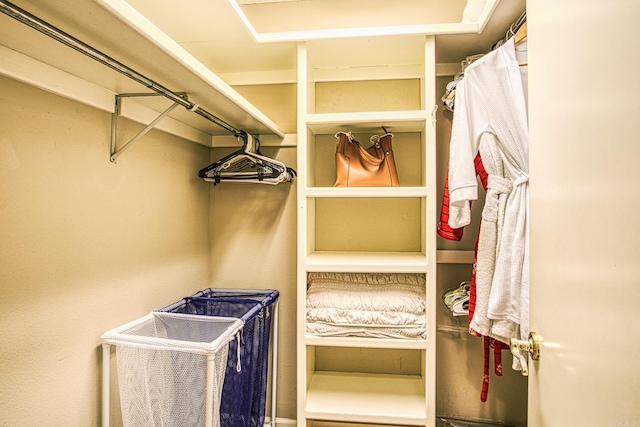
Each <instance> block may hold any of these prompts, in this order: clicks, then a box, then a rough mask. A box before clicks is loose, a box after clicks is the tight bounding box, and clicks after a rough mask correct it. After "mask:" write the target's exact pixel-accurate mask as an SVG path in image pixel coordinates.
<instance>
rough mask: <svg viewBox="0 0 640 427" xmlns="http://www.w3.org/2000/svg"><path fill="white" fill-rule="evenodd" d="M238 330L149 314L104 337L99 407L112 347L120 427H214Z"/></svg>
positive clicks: (231, 324)
mask: <svg viewBox="0 0 640 427" xmlns="http://www.w3.org/2000/svg"><path fill="white" fill-rule="evenodd" d="M242 326H243V322H242V321H241V320H239V319H236V318H231V317H203V316H197V315H188V314H175V313H159V312H154V313H150V314H148V315H146V316H144V317H142V318H140V319H137V320H134V321H133V322H130V323H127V324H126V325H123V326H120V327H118V328H115V329H112V330H110V331H108V332H106V333H104V334H103V335H102V339H103V341H104V344H103V347H104V348H105V352H104V354H105V360H104V361H103V369H104V372H103V381H106V389H105V391H106V399H107V400H106V401H105V402H104V404H107V406H108V396H109V393H108V383H109V362H108V361H109V354H110V352H109V351H108V350H109V346H110V345H114V346H115V347H116V363H117V367H118V384H119V391H120V403H121V407H122V419H123V425H124V426H125V427H152V426H158V427H159V426H171V427H181V426H184V427H199V426H204V427H218V426H219V425H220V417H219V408H220V399H221V395H222V385H223V383H224V376H225V373H226V366H227V358H228V349H229V345H228V344H229V342H230V341H233V340H235V339H237V338H238V337H239V332H240V330H241V328H242ZM104 386H105V384H103V387H104ZM107 411H108V408H107ZM105 416H106V417H107V418H106V420H104V417H105ZM105 421H106V425H108V412H106V413H105V412H104V408H103V422H105Z"/></svg>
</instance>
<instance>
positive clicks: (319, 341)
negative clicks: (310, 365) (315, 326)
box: [304, 334, 427, 350]
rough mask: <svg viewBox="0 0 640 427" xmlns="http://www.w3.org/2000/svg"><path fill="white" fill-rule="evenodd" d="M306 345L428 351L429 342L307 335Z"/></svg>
mask: <svg viewBox="0 0 640 427" xmlns="http://www.w3.org/2000/svg"><path fill="white" fill-rule="evenodd" d="M304 342H305V345H312V346H317V347H352V348H383V349H406V350H426V348H427V340H414V339H393V338H388V339H387V338H364V337H318V336H315V335H309V334H306V335H305V339H304Z"/></svg>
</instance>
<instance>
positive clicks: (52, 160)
mask: <svg viewBox="0 0 640 427" xmlns="http://www.w3.org/2000/svg"><path fill="white" fill-rule="evenodd" d="M122 124H123V126H122V127H121V129H122V130H123V133H122V134H121V137H122V139H124V138H126V137H129V138H130V137H131V136H132V135H133V134H134V133H135V132H137V130H139V129H140V127H141V126H139V125H136V124H130V123H127V122H126V121H124V120H123V121H122ZM109 130H110V115H109V114H108V113H105V112H103V111H98V110H96V109H93V108H90V107H87V106H84V105H82V104H78V103H76V102H73V101H70V100H67V99H64V98H61V97H58V96H55V95H52V94H50V93H47V92H43V91H41V90H39V89H36V88H34V87H30V86H27V85H24V84H21V83H18V82H16V81H13V80H10V79H7V78H4V77H0V224H1V227H2V232H1V233H2V234H1V237H0V286H1V289H2V291H1V292H2V296H1V298H0V343H1V344H0V360H1V361H2V363H1V364H0V425H1V426H11V427H15V426H62V427H69V426H83V427H84V426H96V425H100V408H101V405H100V399H101V393H100V385H101V381H100V375H101V369H102V364H101V349H100V345H101V340H100V335H101V334H102V333H103V332H105V331H106V330H108V329H110V328H113V327H116V326H119V325H121V324H123V323H125V322H128V321H130V320H134V319H136V318H138V317H140V316H142V315H145V314H147V313H148V312H149V311H151V310H153V309H156V308H160V307H162V306H164V305H165V304H167V303H170V302H173V301H176V300H178V299H180V298H181V297H183V296H185V295H188V294H191V293H193V292H195V291H196V290H198V289H200V288H202V287H204V286H203V285H204V284H207V282H208V278H209V271H210V265H209V252H210V248H209V239H210V236H209V232H208V230H209V185H208V184H206V183H204V182H202V181H201V180H200V179H198V178H197V170H198V169H199V168H200V167H202V166H204V165H206V164H207V161H208V159H209V151H210V150H209V149H207V148H206V147H202V146H199V145H195V144H193V143H189V142H186V141H183V140H180V139H178V138H176V137H172V136H168V135H166V134H163V133H159V132H156V131H152V132H151V133H150V134H148V135H147V136H145V138H143V139H142V140H140V141H139V142H138V143H137V145H136V146H134V147H132V148H131V149H130V150H128V151H127V152H126V153H125V154H123V155H122V156H121V157H120V158H119V159H118V164H112V163H111V162H110V161H109ZM116 409H117V408H116ZM113 412H114V418H119V417H118V416H117V412H116V411H115V410H114V411H113ZM114 421H115V420H114Z"/></svg>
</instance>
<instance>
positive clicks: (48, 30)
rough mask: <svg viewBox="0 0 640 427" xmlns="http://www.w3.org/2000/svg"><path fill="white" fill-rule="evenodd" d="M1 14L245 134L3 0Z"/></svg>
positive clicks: (211, 119) (220, 124) (237, 134)
mask: <svg viewBox="0 0 640 427" xmlns="http://www.w3.org/2000/svg"><path fill="white" fill-rule="evenodd" d="M0 11H1V12H3V13H4V14H6V15H8V16H10V17H12V18H14V19H16V20H18V21H20V22H22V23H23V24H26V25H28V26H29V27H31V28H33V29H35V30H37V31H39V32H41V33H42V34H45V35H47V36H49V37H51V38H52V39H54V40H57V41H59V42H60V43H62V44H64V45H66V46H69V47H70V48H72V49H75V50H76V51H78V52H80V53H82V54H84V55H86V56H88V57H89V58H91V59H94V60H96V61H98V62H100V63H101V64H103V65H106V66H107V67H109V68H111V69H112V70H115V71H117V72H119V73H121V74H124V75H125V76H127V77H129V78H130V79H132V80H135V81H136V82H138V83H140V84H142V85H144V86H146V87H148V88H149V89H151V90H153V91H155V92H157V93H159V94H161V95H163V96H165V97H167V98H169V99H170V100H172V101H173V102H175V103H177V104H180V105H182V106H183V107H184V108H186V109H187V110H189V111H193V112H194V113H196V114H198V115H200V116H202V117H204V118H205V119H207V120H209V121H211V122H213V123H215V124H217V125H218V126H220V127H222V128H224V129H226V130H228V131H229V132H231V133H233V134H234V135H235V136H240V135H243V134H245V132H244V131H241V130H238V129H236V128H234V127H233V126H231V125H230V124H228V123H226V122H225V121H223V120H221V119H219V118H218V117H216V116H214V115H213V114H211V113H209V112H208V111H206V110H204V109H203V108H201V107H200V106H199V105H198V104H194V103H192V102H190V101H189V100H187V99H185V98H183V97H181V96H180V95H178V94H177V93H175V92H173V91H171V90H169V89H167V88H166V87H164V86H162V85H161V84H159V83H156V82H155V81H153V80H151V79H149V78H148V77H145V76H144V75H142V74H140V73H138V72H137V71H135V70H133V69H131V68H129V67H127V66H126V65H124V64H123V63H121V62H119V61H117V60H115V59H113V58H111V57H110V56H108V55H105V54H104V53H102V52H100V51H99V50H97V49H94V48H93V47H91V46H89V45H88V44H86V43H84V42H82V41H80V40H78V39H76V38H75V37H73V36H71V35H69V34H67V33H65V32H64V31H62V30H60V29H59V28H56V27H54V26H53V25H51V24H49V23H47V22H45V21H43V20H41V19H40V18H38V17H36V16H34V15H32V14H30V13H29V12H27V11H26V10H23V9H21V8H19V7H18V6H16V5H14V4H12V3H10V2H8V1H5V0H0Z"/></svg>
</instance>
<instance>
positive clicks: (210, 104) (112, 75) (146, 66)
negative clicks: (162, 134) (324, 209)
mask: <svg viewBox="0 0 640 427" xmlns="http://www.w3.org/2000/svg"><path fill="white" fill-rule="evenodd" d="M14 4H15V5H16V6H18V7H19V8H21V9H24V10H25V11H27V12H29V13H30V14H32V15H35V16H37V17H38V18H40V19H41V20H43V21H45V22H47V23H49V24H51V25H53V26H55V27H57V28H59V29H60V30H62V31H64V32H66V33H68V34H69V35H71V36H72V37H74V38H76V39H79V40H81V41H82V42H83V43H86V44H87V45H89V46H91V47H93V48H95V49H97V50H98V51H100V52H102V53H104V54H106V55H108V56H110V57H111V58H113V59H115V60H116V61H118V62H120V63H122V64H124V65H126V66H127V67H129V68H132V69H134V70H135V71H137V72H138V73H140V74H142V75H144V76H145V77H148V78H149V79H151V80H154V81H156V82H158V83H159V84H161V85H163V86H164V87H166V88H168V89H169V90H171V91H173V92H186V93H187V94H188V96H189V100H190V101H191V102H193V103H197V104H198V105H199V106H200V107H201V108H203V109H205V110H206V111H208V112H210V113H211V114H213V115H215V116H216V117H218V118H220V119H221V120H223V121H224V122H226V123H228V124H230V125H231V126H233V127H235V128H237V129H241V130H244V131H246V132H250V133H259V134H276V135H279V136H280V137H284V132H283V130H282V129H281V128H280V127H279V126H278V125H277V124H276V123H274V122H273V121H272V120H271V119H269V118H268V117H267V116H266V115H265V114H264V113H262V112H261V111H260V110H258V109H257V108H256V107H255V106H253V105H252V104H251V103H250V102H249V101H247V100H246V99H245V98H244V97H242V96H241V95H240V94H239V93H238V92H236V91H235V90H234V89H233V88H232V87H231V86H229V85H228V84H227V83H225V82H224V81H223V80H222V79H221V78H220V77H218V76H217V75H216V74H215V73H214V72H213V71H211V70H210V69H209V68H207V67H205V66H204V65H203V64H202V63H201V62H199V61H198V60H197V59H196V58H195V57H194V56H192V55H191V54H190V53H188V52H187V51H186V50H185V49H184V48H182V47H181V46H180V45H179V44H178V43H177V42H175V41H174V40H172V39H171V38H170V37H169V36H167V35H166V34H164V33H163V32H162V31H161V30H159V29H158V28H157V27H156V26H154V25H153V24H152V23H151V22H150V21H148V20H147V19H146V18H145V17H144V16H142V15H141V14H140V13H138V12H137V11H136V10H135V9H133V8H132V7H130V6H129V5H128V3H126V2H125V1H124V0H96V1H95V2H94V1H87V0H84V1H74V0H60V1H56V2H55V3H51V2H40V1H37V0H18V1H15V3H14ZM0 43H2V45H3V46H4V48H3V49H2V51H1V52H0V53H1V55H0V73H1V74H5V75H8V76H11V77H14V78H17V79H22V80H25V81H26V82H28V83H31V84H36V85H40V86H41V87H43V88H45V89H47V90H51V91H54V92H58V93H59V94H61V95H64V96H70V97H76V98H83V97H85V98H92V99H78V100H80V101H83V102H85V103H88V104H91V105H94V106H96V107H99V108H102V109H104V110H108V111H113V108H114V105H113V103H114V99H113V97H112V96H111V97H109V96H106V95H107V94H110V95H115V94H121V93H140V92H150V90H149V89H147V88H146V87H144V86H143V85H141V84H139V83H137V82H135V81H133V80H131V79H129V78H128V77H127V76H125V75H123V74H120V73H118V72H116V71H114V70H112V69H110V68H108V67H105V66H104V65H102V64H100V63H99V62H97V61H95V60H93V59H91V58H89V57H87V56H85V55H83V54H82V53H80V52H78V51H76V50H74V49H72V48H70V47H68V46H66V45H63V44H61V43H60V42H58V41H56V40H54V39H52V38H50V37H48V36H46V35H44V34H42V33H40V32H38V31H36V30H35V29H33V28H31V27H29V26H27V25H25V24H23V23H21V22H18V21H17V20H15V19H13V18H11V17H9V16H7V15H5V14H0ZM34 67H37V68H38V70H34ZM23 70H28V71H27V72H22V71H23ZM51 72H54V73H57V74H58V77H57V81H59V82H60V83H54V82H51V81H50V80H51V78H50V73H51ZM24 74H29V75H28V76H26V77H25V76H24ZM63 76H64V77H65V78H62V77H63ZM78 80H79V81H81V82H82V84H84V83H86V82H88V83H89V85H90V86H91V88H92V89H93V91H92V92H95V94H91V93H86V92H85V93H84V94H78V93H75V92H76V91H75V90H74V89H73V85H74V84H76V83H78ZM40 82H45V83H41V84H39V83H40ZM65 84H67V85H68V86H69V87H67V88H65V87H62V86H64V85H65ZM107 100H108V101H107ZM139 102H140V104H142V105H143V106H144V108H148V109H151V110H154V111H163V110H164V109H166V108H167V106H168V105H170V104H171V101H169V100H166V99H163V97H150V98H148V99H146V98H145V100H144V101H139ZM170 117H171V118H173V119H174V120H175V121H176V122H178V123H182V124H184V125H186V126H187V127H192V128H195V129H197V131H199V132H201V133H204V134H206V135H210V136H211V135H228V134H229V132H228V131H227V130H225V129H223V128H221V127H220V126H218V125H216V124H214V123H212V122H210V121H208V120H206V119H204V118H202V117H200V116H198V115H196V114H194V113H192V112H189V111H187V110H186V109H185V108H177V109H175V110H174V113H171V115H170ZM196 133H197V132H196ZM206 135H205V136H204V137H203V136H202V135H200V136H198V137H196V138H195V139H199V140H197V141H196V142H200V143H203V144H204V145H209V146H211V144H212V142H211V138H210V137H209V138H207V137H206ZM207 139H208V140H207Z"/></svg>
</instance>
